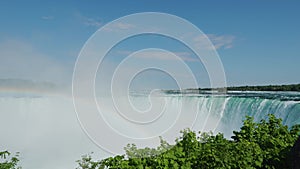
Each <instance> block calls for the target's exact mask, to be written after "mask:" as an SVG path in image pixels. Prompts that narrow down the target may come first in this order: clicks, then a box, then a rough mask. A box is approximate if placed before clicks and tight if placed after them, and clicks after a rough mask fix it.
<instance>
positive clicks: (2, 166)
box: [0, 151, 21, 169]
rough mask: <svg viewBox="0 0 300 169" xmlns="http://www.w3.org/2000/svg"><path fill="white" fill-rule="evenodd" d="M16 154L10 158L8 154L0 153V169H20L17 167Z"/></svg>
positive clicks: (5, 152) (6, 152)
mask: <svg viewBox="0 0 300 169" xmlns="http://www.w3.org/2000/svg"><path fill="white" fill-rule="evenodd" d="M18 162H19V159H18V153H17V154H16V155H15V156H11V154H10V152H8V151H2V152H0V169H21V167H18Z"/></svg>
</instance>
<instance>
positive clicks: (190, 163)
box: [0, 115, 300, 169]
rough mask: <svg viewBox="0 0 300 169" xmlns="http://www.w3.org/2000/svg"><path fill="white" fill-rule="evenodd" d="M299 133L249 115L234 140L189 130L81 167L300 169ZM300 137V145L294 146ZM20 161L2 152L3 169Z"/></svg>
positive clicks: (85, 160) (80, 163) (83, 162)
mask: <svg viewBox="0 0 300 169" xmlns="http://www.w3.org/2000/svg"><path fill="white" fill-rule="evenodd" d="M299 132H300V125H295V126H293V127H292V128H291V129H290V130H289V129H288V127H287V126H284V125H282V120H281V119H277V118H276V117H275V116H274V115H269V119H268V120H261V121H260V122H259V123H255V122H254V121H253V118H251V117H247V118H246V120H245V121H244V124H243V126H242V127H241V129H240V131H234V132H233V136H232V140H228V139H226V138H224V136H223V134H220V133H219V134H217V135H213V134H212V133H199V134H196V133H195V132H193V131H191V130H189V129H187V130H184V131H182V132H181V134H182V135H181V137H180V138H178V139H177V140H176V144H175V145H170V144H168V143H167V142H166V141H164V140H162V139H161V145H160V146H159V147H157V148H156V149H154V148H142V149H138V148H137V147H136V146H135V145H134V144H128V145H127V147H125V151H126V154H125V155H117V156H115V157H109V158H106V159H104V160H93V159H92V157H91V155H85V156H82V159H81V160H78V161H77V163H78V167H77V169H104V168H113V169H136V168H137V169H152V168H153V169H154V168H159V169H169V168H172V169H173V168H174V169H179V168H180V169H190V168H192V169H198V168H204V169H210V168H211V169H215V168H222V169H223V168H224V169H227V168H231V169H240V168H247V169H251V168H252V169H254V168H261V169H285V168H291V169H295V168H299V167H300V166H296V165H297V164H298V162H299V160H300V152H299V146H300V145H298V144H299V142H300V137H299ZM298 137H299V139H298V141H297V142H298V144H297V145H296V144H295V146H294V147H293V145H294V143H295V142H296V140H297V138H298ZM292 147H293V149H292ZM291 149H292V151H291ZM18 162H19V159H18V154H16V155H15V156H11V155H10V153H9V152H8V151H4V152H0V169H20V168H21V167H19V166H18Z"/></svg>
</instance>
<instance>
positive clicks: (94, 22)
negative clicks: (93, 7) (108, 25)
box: [75, 13, 103, 28]
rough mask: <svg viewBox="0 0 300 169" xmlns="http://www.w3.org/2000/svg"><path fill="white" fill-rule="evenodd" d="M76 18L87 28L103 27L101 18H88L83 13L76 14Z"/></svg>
mask: <svg viewBox="0 0 300 169" xmlns="http://www.w3.org/2000/svg"><path fill="white" fill-rule="evenodd" d="M75 16H76V17H77V18H79V20H80V22H81V23H82V24H84V25H85V26H90V27H96V28H99V27H101V26H103V23H102V21H101V19H100V18H92V17H86V16H84V15H82V14H81V13H76V14H75Z"/></svg>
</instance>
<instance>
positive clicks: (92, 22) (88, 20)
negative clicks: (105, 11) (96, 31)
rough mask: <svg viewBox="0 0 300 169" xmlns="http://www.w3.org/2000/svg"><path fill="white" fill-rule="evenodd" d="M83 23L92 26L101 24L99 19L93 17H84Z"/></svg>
mask: <svg viewBox="0 0 300 169" xmlns="http://www.w3.org/2000/svg"><path fill="white" fill-rule="evenodd" d="M83 23H84V24H85V25H87V26H93V27H100V26H102V22H101V21H100V19H94V18H85V19H84V21H83Z"/></svg>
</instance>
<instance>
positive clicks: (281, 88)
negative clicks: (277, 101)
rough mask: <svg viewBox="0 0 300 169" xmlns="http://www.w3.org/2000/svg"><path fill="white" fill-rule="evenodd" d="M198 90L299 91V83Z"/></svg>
mask: <svg viewBox="0 0 300 169" xmlns="http://www.w3.org/2000/svg"><path fill="white" fill-rule="evenodd" d="M198 90H200V91H201V90H202V91H207V90H217V91H222V92H223V91H226V90H227V91H295V92H300V84H290V85H267V86H237V87H227V88H214V89H211V88H203V89H202V88H199V89H198Z"/></svg>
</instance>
